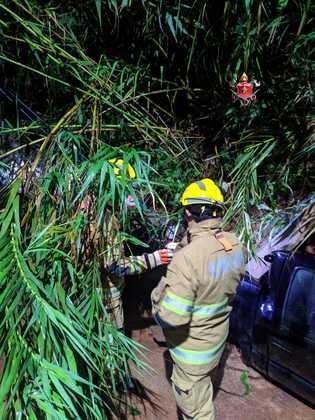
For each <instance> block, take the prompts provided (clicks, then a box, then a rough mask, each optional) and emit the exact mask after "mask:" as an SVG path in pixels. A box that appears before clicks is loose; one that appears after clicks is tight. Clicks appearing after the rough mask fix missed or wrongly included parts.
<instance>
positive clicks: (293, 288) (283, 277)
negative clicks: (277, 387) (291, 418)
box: [230, 251, 315, 405]
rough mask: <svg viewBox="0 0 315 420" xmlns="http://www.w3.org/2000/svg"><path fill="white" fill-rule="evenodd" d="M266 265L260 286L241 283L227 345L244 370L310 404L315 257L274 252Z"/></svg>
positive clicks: (314, 393) (314, 398)
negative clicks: (253, 371)
mask: <svg viewBox="0 0 315 420" xmlns="http://www.w3.org/2000/svg"><path fill="white" fill-rule="evenodd" d="M265 260H266V261H268V262H270V263H271V265H270V269H269V270H268V271H267V272H266V273H265V274H264V275H263V276H262V277H261V278H260V280H259V281H254V280H253V278H252V277H250V276H249V274H246V275H245V277H244V278H243V279H242V281H241V284H240V286H239V288H238V291H237V295H236V298H235V301H234V307H233V311H232V313H231V322H230V341H231V342H234V343H235V344H237V345H238V346H239V347H240V349H241V352H242V355H243V358H244V361H245V362H246V363H247V364H248V365H250V366H252V367H254V368H255V369H257V370H259V371H260V372H262V373H263V374H264V375H266V376H267V377H269V378H270V379H272V380H274V381H275V382H277V383H279V384H281V385H282V386H284V387H285V388H287V389H288V390H290V391H291V392H293V393H294V394H296V395H297V396H299V397H301V398H303V399H304V400H306V401H307V402H309V403H310V404H311V405H315V257H314V255H310V254H307V253H303V252H297V253H290V252H285V251H274V252H272V253H271V254H269V255H267V256H266V257H265Z"/></svg>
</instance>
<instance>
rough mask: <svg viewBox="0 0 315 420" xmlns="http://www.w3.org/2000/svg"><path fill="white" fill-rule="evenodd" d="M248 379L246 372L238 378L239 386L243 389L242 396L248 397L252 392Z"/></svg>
mask: <svg viewBox="0 0 315 420" xmlns="http://www.w3.org/2000/svg"><path fill="white" fill-rule="evenodd" d="M248 379H249V377H248V372H247V371H246V370H244V371H243V372H242V373H241V376H240V381H241V384H242V385H243V387H244V395H249V394H250V392H251V390H252V385H251V384H250V383H249V382H248Z"/></svg>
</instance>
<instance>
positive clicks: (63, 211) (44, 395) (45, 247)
mask: <svg viewBox="0 0 315 420" xmlns="http://www.w3.org/2000/svg"><path fill="white" fill-rule="evenodd" d="M61 134H62V133H60V134H59V136H58V137H56V138H55V140H54V142H53V144H52V145H51V146H50V152H49V154H46V159H44V162H45V164H47V165H48V164H49V166H47V169H46V170H45V171H44V172H43V173H42V175H41V177H40V178H39V179H36V181H35V182H33V181H32V180H31V179H30V178H29V179H28V180H24V181H23V183H24V186H25V185H26V186H27V185H29V189H28V191H24V193H22V190H21V187H22V185H23V184H22V181H21V178H22V175H21V176H20V177H18V178H17V180H16V181H15V182H14V183H13V184H12V186H11V189H10V194H9V196H8V199H7V202H6V206H5V210H4V211H3V212H2V213H1V216H0V226H1V231H0V255H1V264H0V289H1V300H0V313H1V314H2V316H1V319H2V321H1V324H0V332H1V334H0V337H1V338H0V355H1V359H2V362H3V363H4V365H3V367H2V369H1V371H0V389H1V392H0V400H1V401H3V402H4V403H3V404H4V405H3V406H2V410H1V416H2V417H1V418H3V419H4V418H8V417H10V416H12V415H13V414H14V413H17V412H18V411H20V412H21V413H23V414H24V415H25V416H30V417H32V418H38V417H41V416H42V415H43V414H45V415H46V416H47V418H58V419H59V418H99V419H103V418H106V417H107V416H109V415H110V414H111V413H118V412H120V411H117V410H122V409H123V406H121V403H122V401H121V396H120V393H121V390H120V391H119V389H120V388H121V387H122V386H123V384H124V381H125V378H126V377H127V376H128V374H129V371H128V363H130V362H133V363H135V364H136V366H137V367H138V368H139V369H142V370H143V369H145V368H146V367H145V363H144V362H140V359H139V355H140V352H141V346H140V345H138V344H136V343H134V342H133V341H132V340H131V339H129V338H127V337H126V336H124V335H123V334H122V333H120V332H118V331H117V330H116V329H115V328H114V327H113V326H112V325H111V323H110V321H109V319H108V314H107V312H106V309H105V307H104V298H103V295H102V292H101V290H102V287H104V286H105V287H106V285H105V284H104V281H105V279H104V278H101V275H100V269H99V260H100V258H101V255H102V254H103V250H101V249H97V248H96V249H94V248H93V246H94V245H93V244H94V243H91V242H90V240H89V239H88V237H87V235H88V232H89V229H90V223H91V222H90V220H89V219H87V215H86V213H84V212H83V213H82V211H81V210H80V206H79V203H80V202H82V200H83V199H84V198H85V197H87V196H88V195H91V194H92V195H94V196H95V200H94V203H93V206H92V208H91V209H90V211H92V212H93V213H94V214H95V216H94V219H93V220H94V221H93V223H94V224H95V226H96V227H97V226H100V227H102V226H104V225H105V226H106V209H109V208H111V209H112V210H111V211H112V212H114V208H117V215H118V213H120V215H121V223H122V226H123V225H124V221H125V220H126V217H125V212H126V206H125V201H124V200H125V197H126V195H127V194H128V193H131V194H134V189H133V188H134V185H131V184H130V182H128V181H127V177H126V174H124V173H122V175H121V177H120V178H119V179H117V178H116V176H115V175H114V172H113V171H114V170H113V167H112V166H111V165H110V164H109V163H108V159H110V158H112V157H113V155H114V153H115V154H116V153H117V151H115V150H114V149H113V148H110V147H108V146H107V145H104V146H102V147H100V148H99V149H98V151H97V153H96V154H94V155H93V156H91V157H90V158H89V157H88V156H86V154H85V151H84V146H85V145H84V142H81V143H80V144H77V145H76V144H74V143H73V138H72V137H71V136H70V137H66V136H65V135H61ZM76 147H77V148H78V150H77V154H78V155H79V156H80V158H81V161H80V163H79V162H77V161H76V153H72V152H73V149H74V148H76ZM122 156H123V158H124V159H125V161H126V162H129V161H130V159H132V160H133V164H134V167H135V168H136V170H137V173H138V174H139V177H138V183H139V184H141V183H142V182H145V185H146V188H147V189H150V188H151V191H152V187H150V185H149V184H147V178H148V173H147V171H148V169H147V168H148V166H147V164H145V163H144V161H143V160H141V156H140V155H139V154H137V153H136V152H135V151H129V152H128V153H125V154H122ZM142 158H143V159H144V158H145V156H142ZM47 159H49V160H48V161H47ZM28 181H29V182H30V183H29V184H28ZM113 206H115V207H113ZM122 233H123V232H121V233H120V235H121V238H122V240H124V235H123V234H122ZM104 246H105V247H106V244H105V245H104ZM105 250H106V252H111V250H110V249H108V248H105Z"/></svg>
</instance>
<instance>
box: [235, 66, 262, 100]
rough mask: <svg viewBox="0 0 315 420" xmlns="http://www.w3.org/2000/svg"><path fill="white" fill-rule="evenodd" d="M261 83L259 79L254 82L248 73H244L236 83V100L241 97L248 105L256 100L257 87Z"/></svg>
mask: <svg viewBox="0 0 315 420" xmlns="http://www.w3.org/2000/svg"><path fill="white" fill-rule="evenodd" d="M259 86H260V83H259V82H257V80H253V81H252V82H249V81H248V76H247V74H246V73H243V74H242V75H241V77H240V79H239V82H238V83H237V84H236V82H235V83H234V89H235V90H234V91H233V99H234V101H236V100H237V99H239V100H240V101H241V102H242V104H243V105H244V106H248V105H249V104H250V103H251V102H253V101H255V100H256V92H257V90H256V89H255V88H257V87H259Z"/></svg>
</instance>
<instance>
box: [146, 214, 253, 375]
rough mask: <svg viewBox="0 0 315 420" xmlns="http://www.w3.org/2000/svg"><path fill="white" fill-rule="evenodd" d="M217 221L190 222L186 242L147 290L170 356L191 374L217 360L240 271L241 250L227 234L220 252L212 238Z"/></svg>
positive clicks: (209, 368)
mask: <svg viewBox="0 0 315 420" xmlns="http://www.w3.org/2000/svg"><path fill="white" fill-rule="evenodd" d="M219 224H220V220H219V219H212V220H207V221H203V222H200V223H195V222H193V223H191V224H190V226H189V229H188V238H189V241H188V243H187V245H186V246H184V247H182V248H181V249H180V250H179V251H178V252H176V253H175V256H174V258H173V260H172V262H171V263H170V265H169V266H168V269H167V274H166V277H165V278H163V279H162V280H161V282H160V283H159V285H158V287H157V288H156V289H154V291H153V292H152V304H153V313H154V315H155V318H156V320H157V322H158V323H160V324H161V326H162V327H163V328H164V334H165V337H166V340H167V342H168V346H169V350H170V353H171V356H172V358H173V360H174V361H175V362H176V363H178V364H180V365H182V367H183V369H185V370H186V371H190V372H191V373H203V372H205V371H210V370H212V369H213V368H214V367H215V366H216V365H217V364H218V362H219V360H220V357H221V354H222V352H223V349H224V345H225V342H226V338H227V335H228V327H229V314H230V311H231V306H230V301H231V298H232V297H233V295H234V294H235V291H236V288H237V286H238V284H239V281H240V278H241V275H242V274H243V273H244V271H245V261H244V252H243V249H242V246H241V245H240V243H239V240H238V239H237V237H236V236H235V235H234V234H233V233H227V232H224V238H225V239H226V240H227V241H228V242H229V243H230V244H231V245H232V249H231V250H230V251H225V250H224V247H223V245H222V244H221V243H220V242H219V241H218V240H217V239H216V238H215V233H216V231H217V230H218V228H219Z"/></svg>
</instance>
